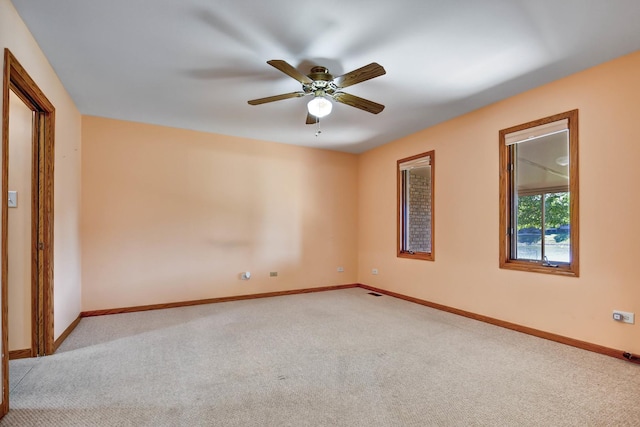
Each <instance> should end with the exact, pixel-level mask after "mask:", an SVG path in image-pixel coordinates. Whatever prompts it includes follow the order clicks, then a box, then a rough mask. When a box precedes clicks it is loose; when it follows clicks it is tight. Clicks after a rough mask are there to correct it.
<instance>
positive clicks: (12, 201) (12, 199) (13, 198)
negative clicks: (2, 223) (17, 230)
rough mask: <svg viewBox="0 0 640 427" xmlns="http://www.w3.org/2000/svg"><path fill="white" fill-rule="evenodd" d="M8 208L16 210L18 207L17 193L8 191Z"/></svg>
mask: <svg viewBox="0 0 640 427" xmlns="http://www.w3.org/2000/svg"><path fill="white" fill-rule="evenodd" d="M9 207H10V208H17V207H18V192H17V191H9Z"/></svg>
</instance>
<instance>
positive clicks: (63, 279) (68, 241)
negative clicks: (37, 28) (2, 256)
mask: <svg viewBox="0 0 640 427" xmlns="http://www.w3.org/2000/svg"><path fill="white" fill-rule="evenodd" d="M5 47H7V48H9V49H10V50H11V52H12V53H13V55H14V56H15V57H16V58H17V60H18V61H19V62H20V64H21V65H22V66H23V67H24V68H25V69H26V70H27V72H28V73H29V75H30V76H31V78H32V79H33V80H34V81H35V82H36V84H37V85H38V86H39V87H40V89H41V90H42V91H43V92H44V94H45V95H46V96H47V98H48V99H49V101H51V103H52V104H53V105H54V106H55V108H56V123H55V132H56V133H55V176H54V180H55V182H54V217H55V223H54V279H53V280H54V327H55V332H54V336H55V337H56V338H57V337H58V336H60V334H61V333H62V332H64V330H65V329H66V328H67V327H68V326H69V325H70V324H71V323H72V322H73V321H74V320H75V319H76V318H77V317H78V314H79V313H80V295H81V288H80V271H81V254H80V234H79V233H80V229H79V223H80V218H79V214H80V154H81V152H80V126H81V116H80V113H79V112H78V109H77V108H76V106H75V104H74V103H73V101H72V99H71V98H70V96H69V94H68V93H67V91H66V90H65V88H64V87H63V86H62V83H61V82H60V80H59V79H58V76H57V75H56V73H55V71H54V70H53V68H52V67H51V65H50V64H49V62H48V61H47V58H45V56H44V54H43V53H42V51H41V50H40V48H39V46H38V44H37V43H36V41H35V39H34V38H33V36H32V35H31V33H30V32H29V30H28V29H27V27H26V25H25V24H24V22H23V21H22V19H21V18H20V16H19V15H18V13H17V12H16V10H15V8H14V7H13V5H12V4H11V2H10V1H9V0H0V49H1V50H2V51H4V48H5ZM1 102H2V101H1V100H0V103H1Z"/></svg>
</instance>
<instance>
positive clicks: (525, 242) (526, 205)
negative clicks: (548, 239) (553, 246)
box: [515, 194, 542, 261]
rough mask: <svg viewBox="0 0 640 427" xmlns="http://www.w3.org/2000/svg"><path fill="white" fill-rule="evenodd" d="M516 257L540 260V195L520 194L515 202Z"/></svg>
mask: <svg viewBox="0 0 640 427" xmlns="http://www.w3.org/2000/svg"><path fill="white" fill-rule="evenodd" d="M516 218H517V219H516V221H517V225H516V230H517V233H516V235H517V246H516V256H515V258H516V259H528V260H536V261H542V196H541V195H540V194H536V195H532V196H521V197H519V198H518V202H517V217H516Z"/></svg>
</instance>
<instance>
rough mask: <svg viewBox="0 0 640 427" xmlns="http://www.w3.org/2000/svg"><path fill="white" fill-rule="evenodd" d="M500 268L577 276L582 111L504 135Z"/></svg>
mask: <svg viewBox="0 0 640 427" xmlns="http://www.w3.org/2000/svg"><path fill="white" fill-rule="evenodd" d="M500 267H501V268H508V269H514V270H524V271H535V272H540V273H550V274H562V275H571V276H578V110H573V111H569V112H566V113H562V114H557V115H555V116H551V117H546V118H544V119H540V120H536V121H533V122H530V123H525V124H522V125H519V126H514V127H512V128H509V129H503V130H501V131H500Z"/></svg>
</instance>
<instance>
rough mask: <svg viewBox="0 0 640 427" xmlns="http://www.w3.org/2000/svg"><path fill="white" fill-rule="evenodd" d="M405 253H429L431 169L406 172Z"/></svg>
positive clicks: (423, 168) (420, 168)
mask: <svg viewBox="0 0 640 427" xmlns="http://www.w3.org/2000/svg"><path fill="white" fill-rule="evenodd" d="M407 175H408V176H407V180H406V181H405V182H406V183H407V191H406V195H407V202H408V203H407V209H406V212H407V219H406V221H407V224H406V230H407V247H406V248H405V249H406V250H407V251H412V252H426V253H429V252H431V206H430V205H431V167H430V166H423V167H416V168H413V169H411V170H409V171H407Z"/></svg>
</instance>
